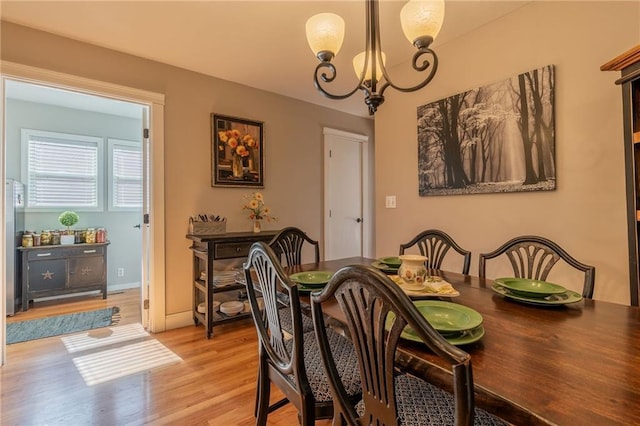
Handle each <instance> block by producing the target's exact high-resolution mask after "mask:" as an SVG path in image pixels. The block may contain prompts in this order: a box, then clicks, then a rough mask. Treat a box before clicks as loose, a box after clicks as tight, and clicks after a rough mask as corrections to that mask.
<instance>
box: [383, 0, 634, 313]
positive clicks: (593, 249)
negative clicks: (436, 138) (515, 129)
mask: <svg viewBox="0 0 640 426" xmlns="http://www.w3.org/2000/svg"><path fill="white" fill-rule="evenodd" d="M639 22H640V3H638V2H535V3H532V4H529V5H527V6H525V7H523V8H520V9H518V10H516V11H515V12H514V13H512V14H510V15H508V16H506V17H503V18H502V19H499V20H497V21H494V22H492V23H491V24H489V25H487V26H484V27H482V28H480V29H478V30H476V31H474V32H472V33H470V34H468V35H467V36H465V37H462V38H460V39H457V40H454V41H452V42H449V43H447V44H444V45H442V46H437V47H436V50H437V52H438V55H439V58H440V63H439V70H438V74H437V76H436V77H435V79H434V81H433V82H432V83H431V85H430V86H428V87H427V88H426V89H423V90H422V91H420V92H419V93H417V94H410V95H407V94H398V93H397V92H394V93H391V94H390V95H389V97H388V99H387V102H386V103H385V105H384V106H383V107H382V108H381V109H380V112H378V113H377V114H376V121H375V130H376V152H375V155H376V171H377V175H376V218H377V222H376V238H377V241H376V252H377V255H379V256H381V255H386V254H389V253H396V252H397V247H398V245H399V244H401V243H403V242H407V241H409V240H410V239H411V238H412V237H413V236H414V235H415V234H417V233H418V232H419V231H421V230H424V229H428V228H438V229H442V230H444V231H445V232H448V233H449V234H450V235H451V236H452V237H453V238H454V239H456V240H457V241H458V242H459V244H460V245H461V246H463V247H465V248H467V249H469V250H471V251H472V252H473V257H472V268H471V273H472V274H476V273H477V271H478V254H479V253H482V252H487V251H491V250H493V249H495V248H497V247H498V246H499V245H500V244H502V243H503V242H505V241H506V240H508V239H510V238H512V237H514V236H517V235H522V234H538V235H542V236H546V237H548V238H551V239H553V240H555V241H556V242H558V243H559V244H560V245H562V246H563V247H564V248H565V249H566V250H567V251H568V252H569V253H571V254H572V255H573V256H574V257H576V258H578V259H579V260H581V261H582V262H584V263H588V264H592V265H595V266H596V288H595V295H594V297H595V298H596V299H600V300H607V301H612V302H617V303H629V284H628V278H629V273H628V269H627V268H628V263H627V237H626V216H625V187H624V185H625V183H624V182H625V181H624V162H623V158H624V153H623V134H622V101H621V90H620V87H619V86H616V85H615V84H614V81H615V80H616V78H617V77H619V75H617V73H612V72H601V71H600V69H599V67H600V65H601V64H603V63H605V62H606V61H608V60H609V59H611V58H613V57H615V56H617V55H618V54H620V53H622V52H624V51H626V50H627V49H629V48H631V47H632V46H634V45H636V44H638V43H639V42H640V25H639ZM549 64H554V65H555V66H556V149H557V150H556V166H557V190H555V191H548V192H536V193H511V194H485V195H460V196H440V197H420V196H418V179H417V135H416V107H417V106H418V105H423V104H426V103H429V102H432V101H435V100H438V99H441V98H444V97H447V96H450V95H454V94H456V93H460V92H463V91H465V90H468V89H472V88H475V87H478V86H482V85H485V84H489V83H493V82H496V81H500V80H503V79H506V78H509V77H511V76H514V75H517V74H519V73H522V72H526V71H529V70H532V69H535V68H539V67H542V66H545V65H549ZM392 71H394V74H397V73H406V74H407V75H410V73H409V72H408V71H406V68H402V69H401V68H396V69H394V70H392ZM401 75H402V74H401ZM392 194H396V195H397V197H398V198H397V206H398V208H397V209H394V210H393V209H385V208H384V196H385V195H392ZM488 275H489V276H490V277H497V276H501V275H509V269H508V267H507V265H499V266H497V267H496V269H495V270H489V271H488ZM552 277H553V278H554V280H555V281H556V282H558V281H560V282H562V283H564V284H566V285H567V286H568V287H571V288H574V289H581V283H582V281H581V278H579V277H576V276H573V275H569V273H568V272H566V273H565V271H559V273H558V275H553V276H552ZM550 280H551V277H550Z"/></svg>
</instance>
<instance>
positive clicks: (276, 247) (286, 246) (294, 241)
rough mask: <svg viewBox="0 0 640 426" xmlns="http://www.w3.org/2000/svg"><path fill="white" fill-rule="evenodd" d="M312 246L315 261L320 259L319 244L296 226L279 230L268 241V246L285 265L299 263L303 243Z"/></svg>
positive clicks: (300, 261) (300, 262)
mask: <svg viewBox="0 0 640 426" xmlns="http://www.w3.org/2000/svg"><path fill="white" fill-rule="evenodd" d="M305 243H307V244H310V245H311V246H312V247H313V250H314V255H315V257H314V258H315V262H316V263H318V262H319V261H320V245H319V244H318V241H316V240H313V239H311V238H309V236H307V234H306V233H305V232H304V231H303V230H301V229H299V228H296V227H288V228H284V229H282V230H280V232H278V233H277V234H276V235H275V236H274V237H273V239H272V240H271V241H270V242H269V247H271V249H273V251H274V252H275V253H276V255H277V257H278V259H280V262H281V263H282V265H283V266H285V267H290V266H295V265H301V264H302V254H303V246H304V244H305Z"/></svg>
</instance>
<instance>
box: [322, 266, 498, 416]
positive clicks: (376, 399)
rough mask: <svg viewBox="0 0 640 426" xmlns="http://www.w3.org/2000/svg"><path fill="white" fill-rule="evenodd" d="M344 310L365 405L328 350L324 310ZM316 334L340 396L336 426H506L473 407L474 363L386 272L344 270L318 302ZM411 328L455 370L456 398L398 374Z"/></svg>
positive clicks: (336, 400) (333, 387)
mask: <svg viewBox="0 0 640 426" xmlns="http://www.w3.org/2000/svg"><path fill="white" fill-rule="evenodd" d="M336 301H337V304H338V306H339V308H340V309H341V310H342V312H343V313H344V314H345V317H346V323H347V324H346V325H347V328H348V331H349V335H350V336H351V340H352V341H353V343H354V346H355V351H356V354H357V355H358V361H359V364H358V365H359V368H360V377H361V379H362V396H363V399H362V401H361V402H359V403H357V404H354V403H353V402H352V401H351V400H349V398H348V393H347V392H346V389H345V387H344V386H343V383H342V380H341V379H340V374H339V370H338V367H339V365H340V364H339V360H337V359H335V358H334V356H333V354H332V352H331V351H329V350H328V343H329V341H328V338H327V337H328V335H327V333H326V331H325V328H324V327H322V326H321V324H322V318H323V305H326V304H331V305H335V304H336ZM311 306H312V312H313V318H314V323H315V325H316V328H315V333H316V337H317V339H318V343H319V345H320V352H321V355H322V361H323V365H324V368H325V370H326V373H327V377H328V378H329V384H330V387H331V392H332V393H333V399H334V406H335V414H334V421H333V424H334V425H340V424H348V425H363V424H367V425H371V424H374V425H389V426H391V425H421V426H424V425H447V424H453V425H456V426H461V425H472V424H474V419H475V421H476V423H475V424H483V425H503V424H505V423H504V422H503V421H502V420H500V419H499V418H497V417H494V416H493V415H491V414H489V413H487V412H486V411H484V410H480V409H476V408H475V407H474V393H473V392H474V388H473V375H472V368H471V356H470V355H469V354H468V353H466V352H465V351H463V350H461V349H459V348H457V347H455V346H453V345H451V344H449V343H448V342H447V341H446V340H445V339H444V338H443V337H442V336H441V335H440V334H439V333H438V332H437V331H436V330H434V329H433V327H431V325H430V324H429V323H428V322H427V320H426V319H425V318H424V317H423V316H422V315H421V314H420V312H419V311H418V309H417V308H416V307H415V305H413V303H412V302H411V300H410V299H409V297H408V296H407V295H406V294H405V293H404V292H403V291H402V290H401V289H400V288H399V287H398V286H396V285H393V282H392V281H391V280H390V279H389V278H388V277H387V276H386V275H385V274H383V273H382V272H380V271H377V270H375V269H374V268H372V267H369V266H364V265H352V266H347V267H344V268H342V269H340V270H339V271H338V272H336V273H335V275H334V276H333V278H332V279H331V281H329V283H328V284H327V286H326V287H325V288H324V289H323V291H322V292H318V293H313V294H312V295H311ZM407 325H408V326H410V327H411V328H412V329H413V330H414V332H415V333H416V334H417V335H418V336H420V338H421V339H422V340H423V342H424V343H425V344H426V345H427V346H428V347H429V349H431V350H432V351H433V352H434V353H435V354H436V355H437V356H438V357H440V358H441V359H442V360H443V361H444V363H446V364H447V365H448V366H449V368H450V369H451V373H452V388H453V394H450V393H448V392H446V391H444V390H442V389H440V388H438V387H436V386H434V385H431V384H429V383H428V382H426V381H424V380H422V379H419V378H417V377H415V376H412V375H409V374H399V373H397V371H398V370H397V366H396V365H395V361H396V348H397V346H398V342H399V339H400V338H401V334H402V332H403V330H404V328H405V326H407Z"/></svg>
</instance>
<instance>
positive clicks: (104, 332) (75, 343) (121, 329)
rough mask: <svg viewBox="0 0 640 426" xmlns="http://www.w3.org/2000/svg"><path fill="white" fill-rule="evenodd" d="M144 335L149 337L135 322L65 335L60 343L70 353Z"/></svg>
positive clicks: (140, 325)
mask: <svg viewBox="0 0 640 426" xmlns="http://www.w3.org/2000/svg"><path fill="white" fill-rule="evenodd" d="M145 337H149V333H147V332H146V331H145V329H144V327H142V324H140V323H137V324H128V325H121V326H118V327H108V328H101V329H99V330H91V331H88V332H86V333H79V334H73V335H71V336H65V337H63V338H62V343H64V346H65V347H66V348H67V352H69V353H70V354H72V353H76V352H80V351H86V350H88V349H95V348H100V347H103V346H108V345H112V344H114V343H121V342H127V341H129V340H133V339H142V338H145Z"/></svg>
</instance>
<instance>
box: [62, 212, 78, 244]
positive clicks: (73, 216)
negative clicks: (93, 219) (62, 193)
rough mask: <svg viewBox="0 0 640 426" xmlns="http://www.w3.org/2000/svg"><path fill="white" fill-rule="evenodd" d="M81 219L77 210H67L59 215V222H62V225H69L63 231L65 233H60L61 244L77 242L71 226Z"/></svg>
mask: <svg viewBox="0 0 640 426" xmlns="http://www.w3.org/2000/svg"><path fill="white" fill-rule="evenodd" d="M79 220H80V216H78V213H76V212H72V211H66V212H62V213H60V216H58V222H60V224H61V225H62V226H66V227H67V230H66V231H63V234H62V235H60V244H62V245H70V244H73V243H75V239H76V237H75V235H74V233H73V231H72V230H71V227H72V226H73V225H75V224H76V223H78V221H79Z"/></svg>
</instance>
